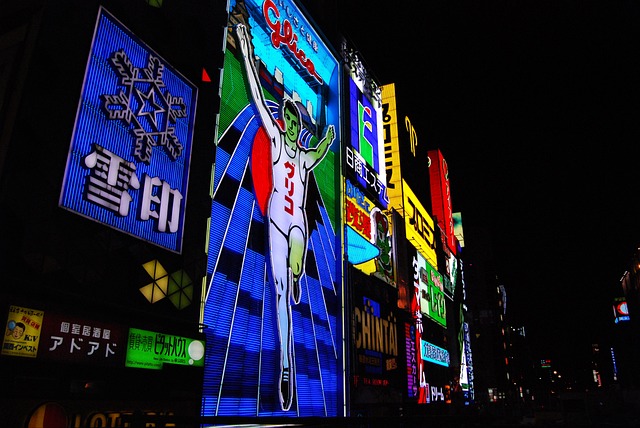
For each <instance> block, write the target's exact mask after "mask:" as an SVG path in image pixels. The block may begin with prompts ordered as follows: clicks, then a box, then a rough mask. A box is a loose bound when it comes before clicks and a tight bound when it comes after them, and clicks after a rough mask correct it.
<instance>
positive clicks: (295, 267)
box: [235, 24, 335, 410]
mask: <svg viewBox="0 0 640 428" xmlns="http://www.w3.org/2000/svg"><path fill="white" fill-rule="evenodd" d="M235 34H236V38H237V40H238V47H239V49H240V53H241V55H242V62H243V64H244V68H245V71H246V74H247V81H248V84H249V92H250V94H249V95H250V98H251V100H252V101H253V104H254V105H255V107H256V109H257V110H258V114H259V116H260V119H261V121H262V126H263V128H264V130H265V131H266V133H267V135H268V137H269V139H270V141H271V164H272V179H273V189H272V191H271V195H270V197H269V203H268V205H267V217H268V218H267V221H268V236H269V263H270V269H271V275H272V278H273V282H274V285H275V289H276V304H277V307H276V313H277V317H278V334H279V339H280V381H279V385H278V387H279V395H280V396H279V398H280V405H281V408H282V410H289V409H290V408H291V403H292V401H293V388H294V381H295V379H294V377H295V376H294V374H295V373H294V370H295V367H294V366H293V341H292V319H291V299H292V298H293V302H294V303H296V304H297V303H299V302H300V297H301V287H300V277H301V276H302V274H303V273H304V263H305V257H306V253H307V238H308V230H307V217H306V212H305V202H306V194H307V181H308V178H309V173H310V172H311V170H312V169H313V168H315V167H316V166H317V165H318V164H319V163H320V162H321V161H322V159H323V158H324V157H325V155H326V154H327V152H328V151H329V147H330V146H331V143H332V142H333V140H334V138H335V130H334V127H333V125H329V126H328V127H327V131H326V134H325V136H324V138H323V139H322V140H320V142H319V143H318V145H317V146H316V147H313V148H305V147H303V146H302V145H301V144H300V143H299V141H298V139H299V137H300V132H301V131H302V120H301V115H300V111H299V109H298V106H297V105H296V104H295V103H294V102H293V101H292V100H291V99H288V98H285V99H284V100H283V104H282V106H281V118H282V119H283V121H282V122H283V125H280V123H279V122H278V121H277V120H276V119H275V117H274V116H273V115H272V114H271V111H270V110H269V108H268V106H267V103H266V101H265V98H264V94H263V92H262V87H261V86H260V79H259V77H258V70H257V67H256V63H255V57H254V54H253V46H252V44H251V40H250V38H249V33H248V30H247V28H246V27H245V26H244V25H242V24H239V25H237V26H236V28H235ZM283 127H284V128H283Z"/></svg>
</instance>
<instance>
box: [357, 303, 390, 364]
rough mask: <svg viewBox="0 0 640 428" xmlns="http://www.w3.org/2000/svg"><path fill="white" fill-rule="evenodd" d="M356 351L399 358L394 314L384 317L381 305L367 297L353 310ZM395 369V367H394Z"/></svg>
mask: <svg viewBox="0 0 640 428" xmlns="http://www.w3.org/2000/svg"><path fill="white" fill-rule="evenodd" d="M353 320H354V341H355V345H356V349H364V350H370V351H374V352H376V353H379V354H387V355H392V356H398V336H397V327H396V319H395V316H394V315H393V313H392V312H391V313H389V315H387V316H386V317H384V318H383V317H382V315H381V313H380V304H379V303H378V302H375V301H373V300H371V299H369V298H367V297H364V298H363V303H362V306H361V307H358V306H356V307H355V308H354V309H353ZM394 368H395V367H394Z"/></svg>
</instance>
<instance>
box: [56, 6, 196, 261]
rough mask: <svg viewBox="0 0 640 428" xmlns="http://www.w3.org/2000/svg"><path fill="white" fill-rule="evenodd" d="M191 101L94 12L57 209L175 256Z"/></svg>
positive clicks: (192, 92) (187, 89) (115, 24)
mask: <svg viewBox="0 0 640 428" xmlns="http://www.w3.org/2000/svg"><path fill="white" fill-rule="evenodd" d="M105 65H106V66H105ZM196 99H197V88H196V86H195V85H193V84H192V83H191V82H189V81H188V80H187V79H186V78H184V77H183V76H182V75H180V74H179V72H178V71H176V70H175V69H173V68H172V67H171V66H170V65H169V64H168V63H167V62H166V61H164V60H163V59H162V58H161V57H159V56H158V55H157V54H155V53H154V52H153V50H151V48H150V47H148V46H146V45H145V44H144V43H143V42H142V41H140V40H139V39H137V38H136V37H135V36H134V35H133V34H132V33H131V32H130V31H129V30H128V29H127V28H126V27H124V26H123V25H122V24H121V23H120V22H119V21H117V20H116V19H115V18H114V17H113V16H111V15H110V14H109V13H108V12H107V11H106V10H105V9H103V8H100V11H99V14H98V22H97V25H96V30H95V34H94V36H93V44H92V51H91V54H90V56H89V61H88V63H87V68H86V72H85V80H84V85H83V89H82V94H81V98H80V103H79V105H78V112H77V115H76V123H75V128H74V132H73V136H72V141H71V146H70V149H69V156H68V158H67V166H66V170H65V177H64V182H63V187H62V191H61V194H60V201H59V205H60V206H61V207H62V208H65V209H67V210H69V211H72V212H75V213H76V214H79V215H81V216H84V217H87V218H90V219H92V220H94V221H97V222H99V223H102V224H105V225H107V226H110V227H112V228H114V229H117V230H120V231H122V232H124V233H127V234H129V235H132V236H135V237H138V238H140V239H143V240H145V241H148V242H151V243H154V244H156V245H159V246H161V247H163V248H166V249H168V250H171V251H174V252H178V253H180V252H181V251H182V235H183V228H184V213H185V209H186V200H187V186H188V180H189V165H190V158H191V142H192V137H193V125H194V120H195V107H196Z"/></svg>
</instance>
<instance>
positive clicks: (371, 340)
mask: <svg viewBox="0 0 640 428" xmlns="http://www.w3.org/2000/svg"><path fill="white" fill-rule="evenodd" d="M350 277H351V278H352V280H351V282H350V285H351V288H352V291H351V296H352V305H351V307H352V314H351V319H352V323H351V326H352V331H351V338H352V344H353V352H352V357H351V358H352V367H353V369H352V385H351V393H350V396H351V405H352V408H353V407H355V408H357V407H358V405H359V404H374V403H380V404H382V403H386V404H390V403H391V402H398V403H400V402H401V401H402V388H403V385H404V383H405V382H404V379H403V373H404V370H402V369H401V365H400V364H399V362H400V361H399V355H400V351H401V347H402V346H404V340H402V335H401V334H400V332H399V329H398V327H399V326H400V325H401V321H402V320H401V319H398V318H397V311H396V301H397V299H398V296H397V291H396V290H395V289H394V288H392V287H389V286H388V285H386V284H383V283H379V282H378V281H377V280H372V279H370V278H369V277H367V276H364V275H363V274H361V273H358V272H353V271H352V274H351V275H350Z"/></svg>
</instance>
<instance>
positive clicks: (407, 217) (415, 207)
mask: <svg viewBox="0 0 640 428" xmlns="http://www.w3.org/2000/svg"><path fill="white" fill-rule="evenodd" d="M402 187H403V199H404V224H405V231H406V235H407V239H408V240H409V242H411V244H412V245H413V246H414V247H415V248H416V249H417V250H418V251H420V253H422V254H423V255H424V257H425V258H426V259H427V260H428V261H429V263H431V264H432V265H433V266H438V262H437V258H436V250H435V224H434V222H433V219H432V218H431V216H430V215H429V213H428V212H427V210H426V209H425V208H424V207H423V206H422V204H421V203H420V201H419V200H418V198H417V197H416V195H415V194H414V193H413V191H412V190H411V188H410V187H409V185H408V184H407V183H406V182H405V181H404V180H403V181H402Z"/></svg>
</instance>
